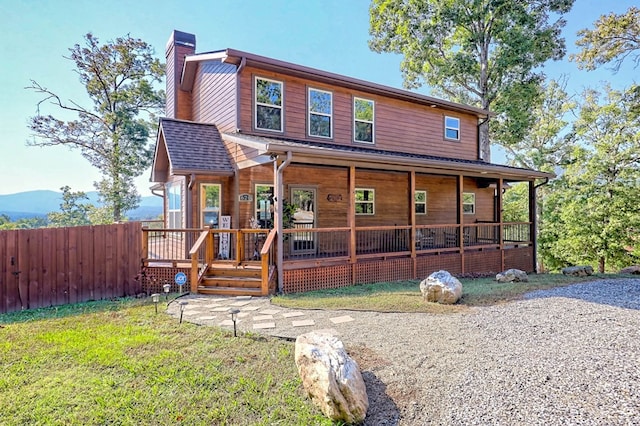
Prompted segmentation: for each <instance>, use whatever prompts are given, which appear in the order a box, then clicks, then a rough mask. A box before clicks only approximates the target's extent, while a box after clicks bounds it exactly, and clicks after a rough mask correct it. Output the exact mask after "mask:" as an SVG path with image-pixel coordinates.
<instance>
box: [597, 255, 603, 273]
mask: <svg viewBox="0 0 640 426" xmlns="http://www.w3.org/2000/svg"><path fill="white" fill-rule="evenodd" d="M598 272H599V273H600V274H604V256H600V258H599V259H598Z"/></svg>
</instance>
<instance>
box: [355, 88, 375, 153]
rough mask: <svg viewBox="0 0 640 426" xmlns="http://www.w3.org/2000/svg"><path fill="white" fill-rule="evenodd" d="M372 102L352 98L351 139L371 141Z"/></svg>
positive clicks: (372, 128)
mask: <svg viewBox="0 0 640 426" xmlns="http://www.w3.org/2000/svg"><path fill="white" fill-rule="evenodd" d="M374 113H375V111H374V102H373V101H371V100H368V99H362V98H353V140H354V141H356V142H368V143H373V130H374V127H373V124H374V116H375V114H374Z"/></svg>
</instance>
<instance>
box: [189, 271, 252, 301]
mask: <svg viewBox="0 0 640 426" xmlns="http://www.w3.org/2000/svg"><path fill="white" fill-rule="evenodd" d="M198 293H201V294H217V295H225V296H262V295H263V294H262V269H261V267H260V265H259V264H246V265H241V266H233V265H216V266H213V267H209V269H208V270H207V272H206V273H205V274H204V276H203V277H202V279H201V280H200V284H199V285H198Z"/></svg>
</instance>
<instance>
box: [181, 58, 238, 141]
mask: <svg viewBox="0 0 640 426" xmlns="http://www.w3.org/2000/svg"><path fill="white" fill-rule="evenodd" d="M192 107H193V120H194V121H197V122H200V123H213V124H215V125H216V126H217V127H218V130H220V132H233V131H235V130H236V127H237V126H236V67H235V65H229V64H223V63H222V62H221V61H207V62H202V63H200V64H199V66H198V71H197V74H196V79H195V82H194V87H193V101H192Z"/></svg>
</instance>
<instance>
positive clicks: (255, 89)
mask: <svg viewBox="0 0 640 426" xmlns="http://www.w3.org/2000/svg"><path fill="white" fill-rule="evenodd" d="M258 80H264V81H270V82H272V83H278V84H279V85H280V103H281V104H282V105H274V104H267V103H263V102H258ZM258 106H263V107H269V108H279V109H280V130H274V129H266V128H264V127H258ZM253 128H254V129H255V130H260V131H265V132H276V133H284V82H283V81H280V80H274V79H272V78H267V77H260V76H254V78H253Z"/></svg>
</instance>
